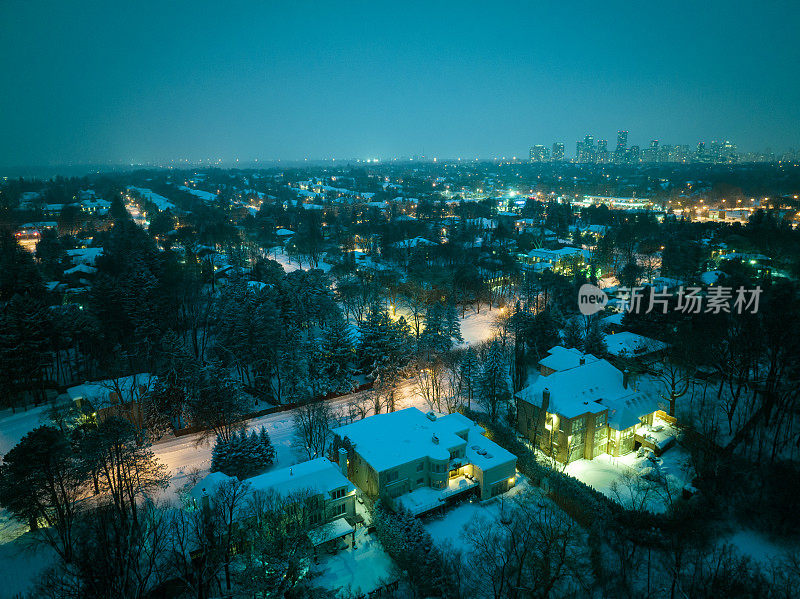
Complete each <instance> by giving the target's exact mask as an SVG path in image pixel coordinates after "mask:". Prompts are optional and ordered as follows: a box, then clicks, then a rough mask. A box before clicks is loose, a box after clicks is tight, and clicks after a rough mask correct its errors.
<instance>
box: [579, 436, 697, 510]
mask: <svg viewBox="0 0 800 599" xmlns="http://www.w3.org/2000/svg"><path fill="white" fill-rule="evenodd" d="M565 472H566V473H567V474H569V475H570V476H574V477H575V478H577V479H578V480H580V481H582V482H584V483H586V484H587V485H589V486H590V487H592V488H593V489H595V490H597V491H599V492H601V493H602V494H603V495H605V496H606V497H609V498H611V499H613V500H615V501H619V502H621V503H622V504H623V505H625V507H631V506H632V505H634V504H635V505H638V506H641V507H644V508H646V509H649V510H650V511H652V512H654V513H661V512H664V511H665V510H666V509H667V506H668V505H669V503H670V497H672V498H674V497H676V496H677V495H680V493H681V492H682V489H683V487H684V485H686V484H687V483H689V482H690V481H691V479H692V473H691V467H690V465H689V456H688V454H687V453H686V451H685V450H683V449H682V448H681V447H680V446H676V447H672V448H671V449H669V450H667V451H666V452H664V453H663V454H662V455H661V456H660V457H658V458H655V459H653V460H651V459H648V458H647V457H638V455H637V452H632V453H629V454H627V455H624V456H620V457H612V456H610V455H608V454H606V453H604V454H601V455H599V456H597V457H596V458H595V459H593V460H576V461H574V462H570V463H569V464H568V465H567V467H566V469H565ZM659 473H660V474H662V475H663V477H664V478H665V479H666V481H667V483H666V488H665V485H664V484H660V483H656V482H653V481H652V480H649V478H650V477H651V476H652V477H654V478H655V477H656V476H655V475H657V474H659ZM615 484H616V490H615V488H614V487H615Z"/></svg>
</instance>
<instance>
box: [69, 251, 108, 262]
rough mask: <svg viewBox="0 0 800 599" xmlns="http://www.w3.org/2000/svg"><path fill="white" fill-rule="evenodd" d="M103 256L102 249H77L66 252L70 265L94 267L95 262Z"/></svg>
mask: <svg viewBox="0 0 800 599" xmlns="http://www.w3.org/2000/svg"><path fill="white" fill-rule="evenodd" d="M102 255H103V248H77V249H74V250H67V256H69V257H70V260H72V263H73V264H75V265H78V264H88V265H89V266H94V263H95V260H97V258H99V257H100V256H102Z"/></svg>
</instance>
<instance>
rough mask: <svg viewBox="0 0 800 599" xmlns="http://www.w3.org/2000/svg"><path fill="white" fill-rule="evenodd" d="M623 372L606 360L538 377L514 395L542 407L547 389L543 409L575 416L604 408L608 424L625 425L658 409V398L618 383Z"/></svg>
mask: <svg viewBox="0 0 800 599" xmlns="http://www.w3.org/2000/svg"><path fill="white" fill-rule="evenodd" d="M622 379H623V375H622V372H620V371H619V370H618V369H617V368H614V366H612V365H611V364H610V363H609V362H608V361H606V360H597V359H595V361H592V362H589V361H588V360H587V363H586V364H584V365H580V366H576V367H574V368H569V369H567V370H563V371H560V372H554V373H553V374H551V375H549V376H540V377H537V378H536V379H534V380H533V382H532V383H531V384H530V385H528V386H527V387H525V388H524V389H522V391H520V392H519V393H518V394H517V397H519V398H520V399H523V400H525V401H527V402H528V403H531V404H533V405H535V406H538V407H542V394H543V391H544V390H545V389H547V390H548V391H550V404H549V406H548V408H547V411H548V412H550V413H557V414H561V415H562V416H564V417H566V418H575V417H576V416H580V415H582V414H586V413H593V414H599V413H600V412H603V411H605V410H606V409H608V414H609V416H608V420H609V424H610V425H611V426H613V427H614V428H616V429H617V430H621V429H620V428H619V427H622V428H628V427H629V426H632V425H633V424H636V422H638V418H639V416H644V415H645V414H651V413H652V412H654V411H656V410H657V409H658V401H657V400H656V399H654V398H652V397H650V396H649V395H647V394H644V393H640V392H639V391H635V390H634V389H632V388H631V387H628V388H626V387H624V386H623V384H622Z"/></svg>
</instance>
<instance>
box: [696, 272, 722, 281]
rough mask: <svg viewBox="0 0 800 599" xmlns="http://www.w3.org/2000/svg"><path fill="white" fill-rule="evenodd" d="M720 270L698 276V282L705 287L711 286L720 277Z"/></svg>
mask: <svg viewBox="0 0 800 599" xmlns="http://www.w3.org/2000/svg"><path fill="white" fill-rule="evenodd" d="M722 274H723V273H722V271H721V270H710V271H707V272H704V273H702V274H701V275H700V281H701V282H702V283H703V284H705V285H713V284H714V283H716V282H717V281H718V280H719V278H720V277H721V276H722Z"/></svg>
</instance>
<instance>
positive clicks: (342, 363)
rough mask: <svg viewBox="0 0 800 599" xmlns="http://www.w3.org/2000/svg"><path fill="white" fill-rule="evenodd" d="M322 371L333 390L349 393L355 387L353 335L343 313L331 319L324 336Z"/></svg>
mask: <svg viewBox="0 0 800 599" xmlns="http://www.w3.org/2000/svg"><path fill="white" fill-rule="evenodd" d="M321 358H322V372H323V373H324V375H325V376H326V378H327V379H328V381H329V382H330V386H331V390H332V391H335V392H337V393H347V392H348V391H350V390H351V389H352V388H353V374H354V372H355V368H354V364H353V360H354V358H355V350H354V348H353V336H352V334H351V333H350V327H349V325H348V324H347V321H346V320H345V319H344V318H342V316H341V314H339V315H337V317H334V318H332V319H331V320H330V322H329V323H328V326H327V327H326V328H325V330H324V333H323V337H322V353H321Z"/></svg>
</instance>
